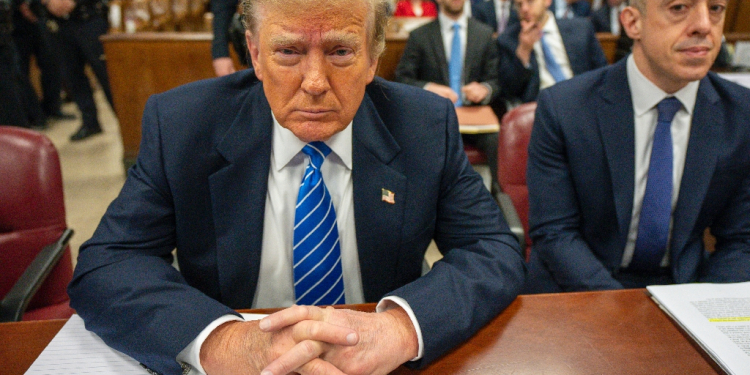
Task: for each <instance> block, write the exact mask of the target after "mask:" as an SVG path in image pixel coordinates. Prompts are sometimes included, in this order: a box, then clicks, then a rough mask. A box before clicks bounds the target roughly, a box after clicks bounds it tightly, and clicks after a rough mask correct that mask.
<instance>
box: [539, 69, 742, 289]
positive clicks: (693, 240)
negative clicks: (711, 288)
mask: <svg viewBox="0 0 750 375" xmlns="http://www.w3.org/2000/svg"><path fill="white" fill-rule="evenodd" d="M626 61H627V59H623V60H622V61H621V62H619V63H617V64H615V65H613V66H611V67H608V68H606V69H602V70H597V71H595V72H591V73H589V74H585V75H583V76H580V77H577V78H575V79H572V80H568V81H565V82H561V83H559V84H557V85H555V86H553V87H551V88H550V89H549V90H544V91H543V92H542V93H541V94H540V95H539V101H538V108H537V112H536V117H535V121H534V128H533V131H532V135H531V142H530V145H529V159H528V171H527V182H528V187H529V204H530V209H529V210H530V212H529V225H530V234H531V238H532V240H533V243H534V247H533V249H532V254H535V256H532V262H535V264H531V265H530V269H532V270H533V269H537V268H539V267H543V268H544V269H546V270H547V271H548V272H550V273H551V276H552V278H553V279H554V281H555V282H556V283H557V285H559V286H560V287H561V288H562V289H563V290H566V291H572V290H593V289H615V288H620V287H621V285H620V283H619V282H617V281H616V280H615V279H614V278H613V274H614V273H616V272H617V271H618V268H619V267H620V263H621V261H622V255H623V251H624V248H625V243H626V240H627V238H626V237H627V235H628V230H629V227H630V219H631V216H632V209H633V189H634V184H635V182H634V173H635V172H634V169H635V156H634V154H635V140H634V130H633V123H634V117H633V105H632V100H631V94H630V89H629V86H628V81H627V73H626ZM582 109H584V110H582ZM748 119H750V90H748V89H746V88H742V87H740V86H738V85H736V84H734V83H730V82H728V81H726V80H724V79H722V78H720V77H718V76H717V75H716V74H714V73H709V74H708V76H707V77H705V78H703V79H702V80H701V82H700V86H699V89H698V96H697V100H696V104H695V109H694V114H693V122H692V126H691V129H690V141H689V144H688V148H687V157H686V160H685V167H684V174H683V176H682V182H681V185H680V193H679V194H680V195H679V197H678V200H677V204H676V207H675V209H674V213H673V227H672V239H671V243H670V248H669V251H670V259H669V261H670V266H671V276H672V277H673V279H674V281H675V282H676V283H687V282H738V281H748V280H750V122H748V121H749V120H748ZM706 228H710V229H711V233H712V234H713V235H714V236H716V239H717V243H716V250H715V252H713V253H712V254H709V253H708V252H707V251H705V250H704V246H703V233H704V230H705V229H706ZM530 281H531V280H530ZM531 282H533V281H531Z"/></svg>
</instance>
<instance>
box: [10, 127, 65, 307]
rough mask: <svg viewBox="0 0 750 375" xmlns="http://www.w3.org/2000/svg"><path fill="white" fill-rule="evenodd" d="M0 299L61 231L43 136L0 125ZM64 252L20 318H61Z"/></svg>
mask: <svg viewBox="0 0 750 375" xmlns="http://www.w3.org/2000/svg"><path fill="white" fill-rule="evenodd" d="M0 197H2V199H0V265H1V266H0V267H1V268H2V271H1V272H0V298H2V297H4V296H5V295H6V294H7V293H8V291H9V290H10V288H11V287H13V285H14V284H15V282H16V280H18V278H19V277H20V276H21V274H22V273H23V272H24V271H25V270H26V268H27V267H28V265H29V264H30V263H31V262H32V261H33V260H34V258H35V257H36V255H37V254H38V253H39V252H40V251H41V250H42V248H44V246H46V245H49V244H51V243H54V242H55V241H57V240H58V238H59V237H60V236H61V234H62V233H63V231H64V230H65V228H66V222H65V204H64V198H63V185H62V175H61V172H60V159H59V157H58V155H57V150H56V149H55V146H54V145H53V144H52V142H50V140H49V139H47V138H46V137H45V136H44V135H42V134H40V133H37V132H34V131H31V130H26V129H22V128H17V127H10V126H0ZM72 276H73V265H72V262H71V256H70V248H67V249H66V250H65V252H64V254H63V256H62V258H61V259H60V261H59V263H58V265H57V266H56V267H55V268H54V269H53V270H52V272H51V273H50V274H49V276H48V277H47V280H46V281H45V282H44V284H42V286H41V287H40V288H39V290H38V291H37V293H36V294H35V295H34V298H33V299H32V300H31V302H30V303H29V305H28V306H27V309H26V312H25V313H24V316H23V320H35V319H55V318H67V317H70V315H71V314H72V313H73V310H72V309H71V308H70V306H69V305H68V302H69V298H68V294H67V291H66V288H67V285H68V283H69V282H70V280H71V278H72Z"/></svg>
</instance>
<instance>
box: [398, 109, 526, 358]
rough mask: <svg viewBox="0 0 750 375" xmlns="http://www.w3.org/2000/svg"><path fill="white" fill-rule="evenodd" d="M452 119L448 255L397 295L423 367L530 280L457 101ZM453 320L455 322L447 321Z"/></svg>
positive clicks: (442, 203)
mask: <svg viewBox="0 0 750 375" xmlns="http://www.w3.org/2000/svg"><path fill="white" fill-rule="evenodd" d="M445 110H446V118H447V119H448V123H447V124H446V127H445V128H444V131H445V132H446V134H447V137H446V145H445V155H446V156H445V161H444V163H445V164H444V167H443V177H442V180H441V183H440V192H439V197H438V199H439V200H438V202H437V204H438V207H437V221H436V223H435V231H434V239H435V242H436V244H437V246H438V248H439V249H440V251H441V252H442V253H443V255H444V257H443V259H442V260H440V261H438V262H436V263H435V264H434V265H433V268H432V270H431V271H430V272H428V273H427V274H426V275H424V276H422V277H420V278H418V279H417V280H415V281H413V282H411V283H409V284H407V285H405V286H403V287H401V288H398V289H396V290H395V291H393V292H392V293H389V295H393V296H398V297H401V298H403V299H404V300H406V301H407V303H408V304H409V306H410V307H411V309H412V311H413V313H414V315H415V316H416V318H417V321H418V322H419V326H420V329H421V333H422V338H423V341H424V355H423V357H422V358H421V359H419V360H417V361H414V362H408V363H407V366H409V367H421V366H425V365H427V364H429V363H430V362H432V361H434V360H435V359H437V358H438V357H439V356H440V355H442V354H444V353H445V352H447V351H448V350H450V349H451V348H452V347H454V346H455V345H458V344H459V343H461V342H463V341H465V340H466V339H468V338H469V337H471V336H472V335H473V334H474V333H475V332H476V331H477V330H478V329H480V328H481V327H482V326H484V325H485V324H487V323H488V322H489V321H490V320H491V319H492V318H494V317H495V316H496V315H497V314H499V313H500V312H501V311H502V310H503V309H504V308H506V307H507V306H508V305H509V304H510V303H511V302H512V301H513V300H514V299H515V297H516V295H517V294H518V291H519V290H520V287H521V285H522V284H523V281H524V278H525V268H524V264H523V257H522V256H521V250H520V248H519V246H518V241H517V240H515V238H514V237H513V235H512V233H511V232H510V230H509V228H508V226H507V224H506V223H505V220H504V219H503V217H502V214H501V213H500V209H499V207H498V206H497V204H496V203H495V202H494V200H493V199H492V197H491V196H490V195H489V193H488V191H487V189H486V188H485V187H484V185H483V183H482V181H481V178H480V177H479V175H478V174H476V172H474V170H473V169H472V167H471V165H470V164H469V163H468V160H467V158H466V154H465V153H464V151H463V146H462V143H461V138H460V134H459V133H458V124H457V123H456V117H455V111H454V109H453V106H447V108H445ZM446 322H448V323H449V324H446Z"/></svg>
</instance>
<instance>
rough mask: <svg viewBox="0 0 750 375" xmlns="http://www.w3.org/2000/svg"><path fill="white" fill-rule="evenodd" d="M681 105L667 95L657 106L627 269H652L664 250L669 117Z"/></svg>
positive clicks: (668, 186)
mask: <svg viewBox="0 0 750 375" xmlns="http://www.w3.org/2000/svg"><path fill="white" fill-rule="evenodd" d="M681 107H682V104H681V103H680V101H679V100H677V98H674V97H671V98H666V99H664V100H662V101H661V102H659V104H657V105H656V108H657V110H658V111H659V117H658V120H657V122H656V130H655V131H654V145H653V146H652V149H651V161H650V162H649V166H648V180H646V192H645V194H644V196H643V205H642V208H641V216H640V220H639V222H638V238H637V239H636V242H635V252H634V253H633V260H631V261H630V266H629V268H630V269H633V270H638V271H655V270H658V269H659V267H660V266H661V260H662V258H664V253H665V251H666V250H667V242H668V238H669V220H670V218H671V216H672V159H673V157H672V131H671V126H672V119H673V118H674V115H675V113H677V111H678V110H679V109H680V108H681Z"/></svg>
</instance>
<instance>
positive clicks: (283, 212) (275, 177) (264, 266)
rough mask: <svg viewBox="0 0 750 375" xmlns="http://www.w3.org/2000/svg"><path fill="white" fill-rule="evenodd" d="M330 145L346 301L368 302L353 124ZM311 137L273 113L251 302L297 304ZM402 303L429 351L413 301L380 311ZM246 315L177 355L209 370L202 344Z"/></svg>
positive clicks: (390, 301)
mask: <svg viewBox="0 0 750 375" xmlns="http://www.w3.org/2000/svg"><path fill="white" fill-rule="evenodd" d="M325 143H326V145H328V147H330V148H331V153H330V154H329V155H328V156H327V157H326V159H325V161H324V162H323V165H322V166H321V168H320V170H321V173H322V174H323V181H324V182H325V184H326V188H328V192H329V193H330V195H331V201H332V202H333V207H334V210H335V212H336V221H337V225H338V230H339V242H340V246H341V266H342V271H343V275H344V296H345V298H346V303H348V304H357V303H364V302H365V299H364V290H363V288H362V276H361V273H360V268H359V255H358V252H357V237H356V229H355V228H356V227H355V224H354V195H353V191H354V189H353V183H352V177H351V176H352V124H351V123H350V124H349V126H347V127H346V128H345V129H344V130H342V131H341V132H339V133H336V134H334V135H333V136H332V137H331V138H330V139H328V140H327V141H325ZM306 144H307V143H305V142H303V141H301V140H300V139H299V138H297V137H296V136H295V135H294V134H293V133H292V132H291V131H290V130H288V129H286V128H284V127H282V126H281V125H280V124H279V123H278V121H277V120H276V117H275V116H274V118H273V136H272V147H271V163H270V169H269V172H268V191H267V193H266V208H265V216H264V220H263V240H262V245H261V246H262V248H261V257H260V272H259V275H258V284H257V287H256V290H255V296H254V298H253V304H252V308H274V307H288V306H291V305H293V304H294V302H295V299H294V273H293V267H292V264H293V261H292V257H293V255H292V246H293V243H292V242H293V238H294V213H295V210H294V208H295V206H296V204H297V195H298V192H299V186H300V183H301V182H302V177H303V175H304V172H305V169H306V168H307V164H308V163H309V157H308V156H307V155H305V154H304V153H303V152H302V148H303V147H304V146H305V145H306ZM398 306H401V307H402V308H403V309H404V310H405V311H406V313H407V314H408V315H409V317H410V318H411V321H412V323H413V324H414V328H415V329H416V331H417V338H418V341H419V351H418V355H417V357H415V358H414V359H413V360H417V359H419V358H421V357H422V355H423V353H424V344H423V341H422V331H421V328H420V326H419V322H418V321H417V319H416V316H415V315H414V312H413V311H412V310H411V307H409V304H408V303H407V302H406V300H404V299H403V298H400V297H395V296H392V297H386V298H384V299H383V300H381V301H380V303H378V305H377V308H376V311H378V312H382V311H385V310H388V309H391V308H394V307H398ZM232 320H242V319H241V318H239V317H237V316H235V315H225V316H222V317H220V318H219V319H217V320H215V321H213V322H212V323H211V324H209V325H208V326H207V327H206V328H205V329H203V331H201V333H200V334H199V335H198V336H197V337H196V338H195V340H193V342H191V343H190V344H189V345H188V346H187V347H185V349H183V350H182V351H181V352H180V354H178V356H177V360H178V361H179V362H183V363H186V364H188V365H190V366H191V367H192V368H191V370H190V372H189V374H190V375H195V374H205V370H203V367H202V366H201V365H200V348H201V346H202V345H203V342H204V341H205V340H206V338H207V337H208V335H209V334H210V333H211V332H213V330H214V329H216V328H217V327H219V326H220V325H221V324H223V323H226V322H228V321H232Z"/></svg>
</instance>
